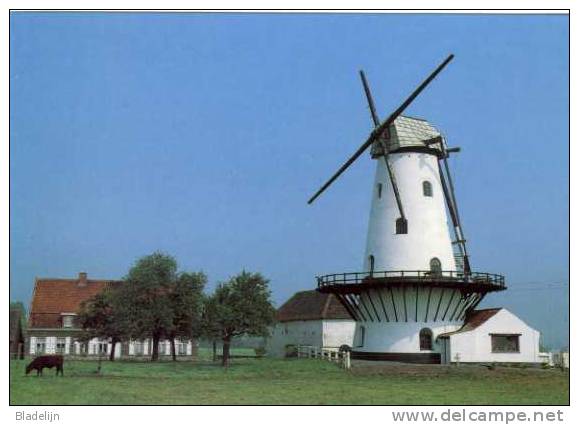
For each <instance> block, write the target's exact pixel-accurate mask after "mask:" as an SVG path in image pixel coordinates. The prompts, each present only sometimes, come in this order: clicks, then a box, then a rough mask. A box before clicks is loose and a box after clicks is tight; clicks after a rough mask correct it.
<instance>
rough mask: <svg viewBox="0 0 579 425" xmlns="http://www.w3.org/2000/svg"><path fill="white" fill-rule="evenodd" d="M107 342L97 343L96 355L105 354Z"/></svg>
mask: <svg viewBox="0 0 579 425" xmlns="http://www.w3.org/2000/svg"><path fill="white" fill-rule="evenodd" d="M108 345H109V344H108V342H99V343H98V354H107V347H108Z"/></svg>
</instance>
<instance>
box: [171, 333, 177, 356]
mask: <svg viewBox="0 0 579 425" xmlns="http://www.w3.org/2000/svg"><path fill="white" fill-rule="evenodd" d="M171 356H173V361H174V362H176V361H177V353H176V352H175V338H171Z"/></svg>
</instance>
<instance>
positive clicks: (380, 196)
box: [377, 183, 382, 199]
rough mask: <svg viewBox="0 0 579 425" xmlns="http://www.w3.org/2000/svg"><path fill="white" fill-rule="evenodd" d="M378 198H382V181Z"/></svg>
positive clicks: (379, 184)
mask: <svg viewBox="0 0 579 425" xmlns="http://www.w3.org/2000/svg"><path fill="white" fill-rule="evenodd" d="M377 189H378V199H380V198H382V183H378V187H377Z"/></svg>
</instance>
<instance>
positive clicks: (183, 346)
mask: <svg viewBox="0 0 579 425" xmlns="http://www.w3.org/2000/svg"><path fill="white" fill-rule="evenodd" d="M178 353H179V355H180V356H186V355H187V342H186V341H179V345H178Z"/></svg>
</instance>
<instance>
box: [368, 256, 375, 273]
mask: <svg viewBox="0 0 579 425" xmlns="http://www.w3.org/2000/svg"><path fill="white" fill-rule="evenodd" d="M368 265H369V267H370V274H372V273H374V256H373V255H370V256H369V257H368Z"/></svg>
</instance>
